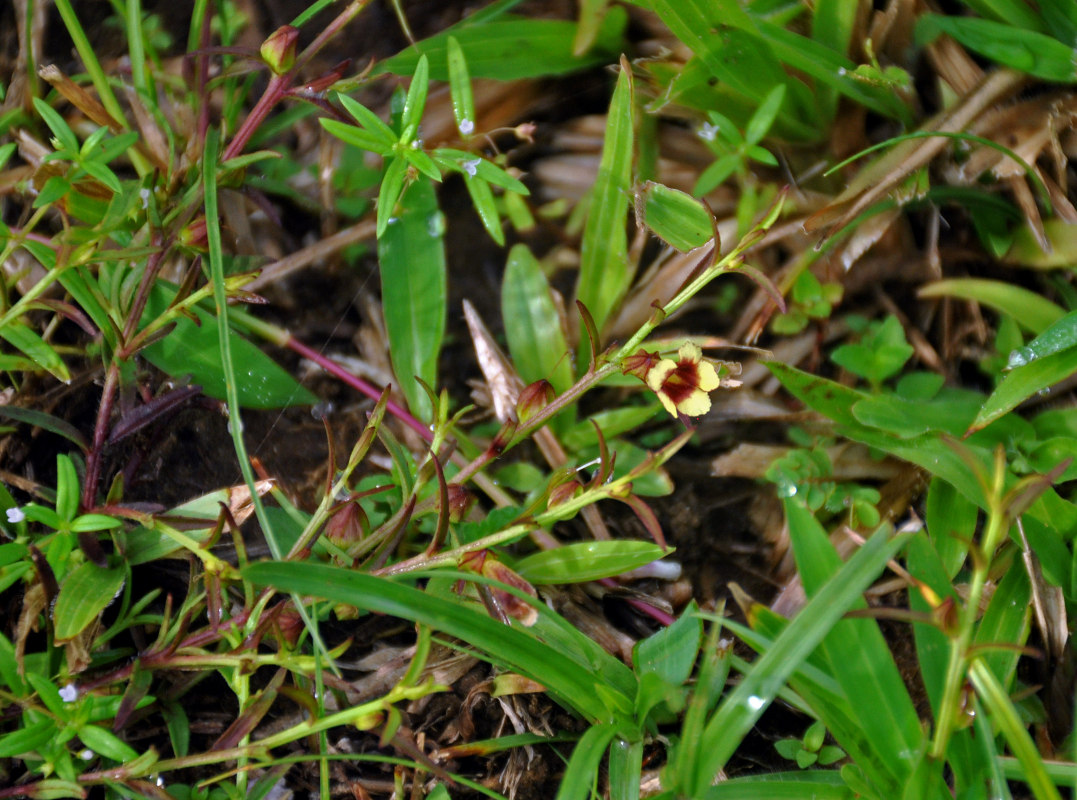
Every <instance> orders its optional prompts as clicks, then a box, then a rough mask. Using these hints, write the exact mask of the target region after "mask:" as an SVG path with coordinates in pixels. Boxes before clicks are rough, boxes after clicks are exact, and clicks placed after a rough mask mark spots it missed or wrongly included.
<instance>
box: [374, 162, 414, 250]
mask: <svg viewBox="0 0 1077 800" xmlns="http://www.w3.org/2000/svg"><path fill="white" fill-rule="evenodd" d="M407 179H408V161H407V159H405V158H401V157H400V156H395V157H393V158H390V159H389V160H388V164H387V166H386V167H385V174H384V175H383V176H382V179H381V187H380V188H379V189H378V222H377V229H376V235H377V238H378V242H379V243H380V242H381V240H382V239H383V238H384V237H385V231H386V230H387V229H388V227H389V221H390V220H394V221H397V222H398V221H399V220H397V219H396V217H395V216H394V215H395V214H396V212H397V204H398V203H399V202H400V198H401V196H402V195H403V193H404V184H405V183H406V182H407Z"/></svg>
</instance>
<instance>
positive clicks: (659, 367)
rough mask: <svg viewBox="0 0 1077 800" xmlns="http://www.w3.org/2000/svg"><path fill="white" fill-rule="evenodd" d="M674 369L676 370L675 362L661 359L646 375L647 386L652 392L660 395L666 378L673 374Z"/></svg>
mask: <svg viewBox="0 0 1077 800" xmlns="http://www.w3.org/2000/svg"><path fill="white" fill-rule="evenodd" d="M675 369H677V364H676V362H674V361H672V360H670V359H668V358H663V359H662V360H661V361H659V362H658V363H657V364H655V365H654V366H653V367H652V368H651V369H650V371H649V372H648V373H647V386H648V387H649V388H650V390H651V391H652V392H658V393H659V394H661V392H662V384H663V383H665V382H666V378H668V377H669V376H670V375H672V374H673V371H674V370H675Z"/></svg>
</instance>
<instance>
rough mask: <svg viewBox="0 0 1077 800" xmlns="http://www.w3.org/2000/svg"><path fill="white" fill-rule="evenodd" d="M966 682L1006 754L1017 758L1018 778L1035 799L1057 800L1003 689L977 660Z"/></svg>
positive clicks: (1041, 762) (1049, 779)
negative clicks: (999, 735)
mask: <svg viewBox="0 0 1077 800" xmlns="http://www.w3.org/2000/svg"><path fill="white" fill-rule="evenodd" d="M969 679H970V680H971V681H972V685H973V686H974V687H975V689H976V693H977V694H978V695H979V696H980V699H981V700H982V701H983V704H984V706H986V708H987V710H988V711H989V712H990V713H991V719H992V721H993V722H994V723H995V726H994V727H995V729H996V730H997V731H998V732H1001V733H1002V735H1003V736H1005V737H1006V741H1007V743H1008V744H1009V745H1010V751H1011V752H1012V753H1013V754H1014V755H1015V756H1017V760H1018V761H1019V762H1020V763H1021V766H1022V768H1023V770H1024V774H1023V775H1022V776H1021V777H1022V779H1023V780H1024V781H1025V782H1026V783H1027V784H1028V786H1029V788H1030V789H1031V790H1032V793H1033V795H1034V796H1035V797H1036V798H1037V800H1061V795H1060V794H1059V792H1058V789H1057V788H1056V787H1055V785H1054V783H1053V782H1052V781H1051V778H1050V776H1049V775H1048V774H1047V770H1046V769H1045V767H1044V763H1043V759H1042V757H1041V756H1040V754H1039V751H1038V750H1037V749H1036V745H1035V744H1034V743H1033V741H1032V739H1031V737H1029V735H1028V730H1027V729H1026V728H1025V724H1024V722H1023V721H1022V720H1021V717H1020V715H1019V714H1018V713H1017V709H1016V708H1014V705H1013V701H1011V700H1010V697H1009V695H1008V694H1007V693H1006V689H1005V687H1003V686H1002V684H1000V683H999V681H998V678H996V677H995V674H994V673H993V672H992V671H991V670H990V669H989V668H988V666H987V665H986V664H985V663H984V662H983V661H982V660H981V659H977V660H975V661H973V662H972V664H971V665H970V667H969Z"/></svg>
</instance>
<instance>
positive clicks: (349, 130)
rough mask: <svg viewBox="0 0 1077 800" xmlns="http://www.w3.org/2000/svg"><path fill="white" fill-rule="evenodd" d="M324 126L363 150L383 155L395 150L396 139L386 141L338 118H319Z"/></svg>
mask: <svg viewBox="0 0 1077 800" xmlns="http://www.w3.org/2000/svg"><path fill="white" fill-rule="evenodd" d="M318 121H319V122H320V123H321V124H322V127H323V128H325V129H326V130H327V131H328V132H329V133H331V134H332V135H333V136H335V137H337V138H338V139H340V140H341V141H342V142H347V143H348V144H352V145H355V146H356V147H360V148H362V149H363V150H369V151H370V152H372V153H377V154H378V155H381V156H386V155H388V154H389V153H391V152H392V151H393V145H394V144H395V143H396V142H395V140H392V141H389V142H386V141H385V140H384V139H383V138H381V137H380V136H378V135H377V134H374V133H371V132H370V131H365V130H363V129H362V128H357V127H355V126H354V125H347V124H345V123H343V122H341V121H340V120H336V119H324V118H323V119H320V120H318Z"/></svg>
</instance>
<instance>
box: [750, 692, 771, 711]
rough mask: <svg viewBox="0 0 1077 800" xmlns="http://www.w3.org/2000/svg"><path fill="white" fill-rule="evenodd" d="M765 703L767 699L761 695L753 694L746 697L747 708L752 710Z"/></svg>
mask: <svg viewBox="0 0 1077 800" xmlns="http://www.w3.org/2000/svg"><path fill="white" fill-rule="evenodd" d="M766 704H767V701H766V700H764V699H763V698H762V697H756V696H755V695H754V694H753V695H752V696H751V697H749V698H748V708H750V709H751V710H752V711H758V710H759V709H761V708H762V707H763V706H765V705H766Z"/></svg>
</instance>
